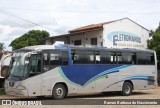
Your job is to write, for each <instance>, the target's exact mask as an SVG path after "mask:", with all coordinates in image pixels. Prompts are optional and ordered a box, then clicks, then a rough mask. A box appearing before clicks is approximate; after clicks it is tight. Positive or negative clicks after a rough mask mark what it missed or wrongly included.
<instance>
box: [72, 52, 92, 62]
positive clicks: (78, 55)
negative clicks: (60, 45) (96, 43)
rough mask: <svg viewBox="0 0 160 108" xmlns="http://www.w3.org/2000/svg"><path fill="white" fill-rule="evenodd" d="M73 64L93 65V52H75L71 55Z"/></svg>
mask: <svg viewBox="0 0 160 108" xmlns="http://www.w3.org/2000/svg"><path fill="white" fill-rule="evenodd" d="M72 60H73V64H94V52H93V51H86V50H75V52H74V53H72Z"/></svg>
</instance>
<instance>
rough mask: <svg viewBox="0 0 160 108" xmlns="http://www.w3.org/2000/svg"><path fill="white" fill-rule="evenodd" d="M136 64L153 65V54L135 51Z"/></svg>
mask: <svg viewBox="0 0 160 108" xmlns="http://www.w3.org/2000/svg"><path fill="white" fill-rule="evenodd" d="M137 59H138V64H141V65H153V64H155V63H154V55H153V54H151V53H148V52H145V53H144V52H143V53H137Z"/></svg>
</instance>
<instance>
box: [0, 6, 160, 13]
mask: <svg viewBox="0 0 160 108" xmlns="http://www.w3.org/2000/svg"><path fill="white" fill-rule="evenodd" d="M1 8H4V7H1ZM4 9H12V10H13V9H14V10H25V11H41V12H42V11H44V12H68V13H97V14H98V13H100V14H101V13H104V14H160V12H106V11H97V12H93V11H64V10H63V11H57V10H44V9H25V8H4Z"/></svg>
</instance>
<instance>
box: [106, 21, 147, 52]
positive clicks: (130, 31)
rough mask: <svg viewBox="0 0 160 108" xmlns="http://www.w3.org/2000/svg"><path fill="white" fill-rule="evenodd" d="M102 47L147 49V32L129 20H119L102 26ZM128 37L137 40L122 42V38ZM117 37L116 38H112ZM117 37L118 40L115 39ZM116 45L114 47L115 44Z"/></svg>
mask: <svg viewBox="0 0 160 108" xmlns="http://www.w3.org/2000/svg"><path fill="white" fill-rule="evenodd" d="M103 27H104V31H103V39H104V46H105V47H108V48H137V49H144V48H147V40H148V39H149V31H148V30H146V29H144V28H142V27H141V26H139V25H137V24H136V23H134V22H132V21H131V20H129V19H123V20H119V21H116V22H113V23H110V24H105V25H103ZM124 34H125V35H130V36H134V37H136V38H137V40H139V41H137V42H133V41H124V38H123V36H124ZM114 35H118V36H114ZM117 37H118V38H117ZM114 43H115V44H117V45H115V44H114Z"/></svg>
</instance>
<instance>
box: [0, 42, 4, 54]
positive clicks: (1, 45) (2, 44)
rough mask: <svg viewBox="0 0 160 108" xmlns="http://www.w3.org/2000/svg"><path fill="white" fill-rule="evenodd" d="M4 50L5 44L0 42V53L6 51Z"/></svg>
mask: <svg viewBox="0 0 160 108" xmlns="http://www.w3.org/2000/svg"><path fill="white" fill-rule="evenodd" d="M4 49H5V46H4V43H1V42H0V52H2V51H4Z"/></svg>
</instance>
